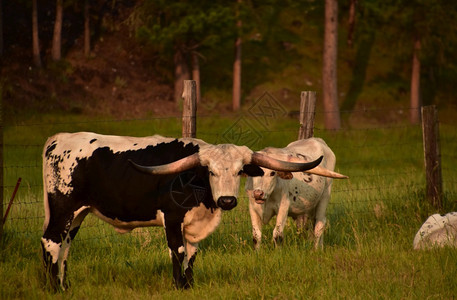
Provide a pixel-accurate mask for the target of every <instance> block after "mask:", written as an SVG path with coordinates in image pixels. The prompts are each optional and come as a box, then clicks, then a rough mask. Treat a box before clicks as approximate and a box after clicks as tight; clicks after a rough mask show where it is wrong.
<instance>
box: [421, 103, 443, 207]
mask: <svg viewBox="0 0 457 300" xmlns="http://www.w3.org/2000/svg"><path fill="white" fill-rule="evenodd" d="M422 140H423V144H424V159H425V178H426V181H427V183H426V193H427V199H428V201H429V202H430V204H432V205H433V206H434V207H436V208H441V207H442V200H441V198H442V194H443V182H442V177H441V150H440V134H439V126H438V112H437V109H436V106H435V105H430V106H424V107H422Z"/></svg>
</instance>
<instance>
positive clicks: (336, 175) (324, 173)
mask: <svg viewBox="0 0 457 300" xmlns="http://www.w3.org/2000/svg"><path fill="white" fill-rule="evenodd" d="M304 172H305V173H309V174H315V175H320V176H324V177H330V178H336V179H348V178H349V177H348V176H346V175H343V174H340V173H337V172H333V171H330V170H328V169H326V168H323V167H321V166H317V167H315V168H313V169H310V170H306V171H304Z"/></svg>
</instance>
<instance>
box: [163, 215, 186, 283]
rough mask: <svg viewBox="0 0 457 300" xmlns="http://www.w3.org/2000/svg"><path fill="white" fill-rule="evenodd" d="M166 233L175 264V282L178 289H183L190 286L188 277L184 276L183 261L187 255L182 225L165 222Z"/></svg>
mask: <svg viewBox="0 0 457 300" xmlns="http://www.w3.org/2000/svg"><path fill="white" fill-rule="evenodd" d="M165 233H166V236H167V243H168V249H169V251H170V257H171V261H172V263H173V281H174V283H175V286H176V288H178V289H182V288H186V287H187V286H188V284H187V280H186V277H185V276H183V273H182V268H183V261H184V257H185V255H186V253H185V248H184V242H183V236H182V231H181V223H179V222H170V221H167V220H165Z"/></svg>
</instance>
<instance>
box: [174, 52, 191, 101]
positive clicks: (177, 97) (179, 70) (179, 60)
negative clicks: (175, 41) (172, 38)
mask: <svg viewBox="0 0 457 300" xmlns="http://www.w3.org/2000/svg"><path fill="white" fill-rule="evenodd" d="M174 64H175V84H174V99H173V100H174V101H175V102H176V103H179V101H181V99H182V92H183V88H184V80H187V79H189V77H190V76H189V68H188V66H187V62H186V59H185V55H184V53H183V52H182V51H181V50H180V49H179V48H178V47H176V49H175V55H174Z"/></svg>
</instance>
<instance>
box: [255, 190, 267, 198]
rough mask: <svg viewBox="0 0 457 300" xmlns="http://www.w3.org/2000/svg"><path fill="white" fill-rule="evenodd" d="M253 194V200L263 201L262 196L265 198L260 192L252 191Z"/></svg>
mask: <svg viewBox="0 0 457 300" xmlns="http://www.w3.org/2000/svg"><path fill="white" fill-rule="evenodd" d="M253 194H254V198H255V199H263V196H265V193H264V192H263V191H262V190H254V192H253Z"/></svg>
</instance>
